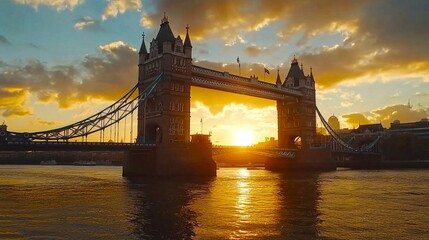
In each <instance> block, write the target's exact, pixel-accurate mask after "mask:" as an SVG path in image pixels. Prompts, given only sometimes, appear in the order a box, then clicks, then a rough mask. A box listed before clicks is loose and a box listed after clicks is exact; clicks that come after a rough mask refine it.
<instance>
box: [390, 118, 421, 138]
mask: <svg viewBox="0 0 429 240" xmlns="http://www.w3.org/2000/svg"><path fill="white" fill-rule="evenodd" d="M389 133H411V134H414V135H416V136H418V137H421V138H426V139H429V121H428V119H427V118H423V119H422V120H420V121H418V122H409V123H401V122H400V121H399V120H395V121H394V122H393V123H391V124H390V129H389Z"/></svg>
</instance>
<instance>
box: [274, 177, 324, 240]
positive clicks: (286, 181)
mask: <svg viewBox="0 0 429 240" xmlns="http://www.w3.org/2000/svg"><path fill="white" fill-rule="evenodd" d="M278 186H279V193H278V195H279V196H278V198H279V202H280V203H279V204H280V205H281V206H280V208H279V209H280V211H279V221H278V224H279V225H278V226H279V231H280V232H279V233H280V238H281V239H318V238H319V224H320V223H321V220H320V218H319V216H320V212H319V210H318V201H319V200H320V186H319V174H318V173H299V172H298V173H288V174H281V175H280V177H279V182H278Z"/></svg>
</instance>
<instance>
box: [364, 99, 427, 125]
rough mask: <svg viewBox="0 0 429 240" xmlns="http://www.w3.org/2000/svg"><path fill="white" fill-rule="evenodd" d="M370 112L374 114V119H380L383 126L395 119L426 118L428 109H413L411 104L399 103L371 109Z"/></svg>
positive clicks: (405, 120) (409, 120)
mask: <svg viewBox="0 0 429 240" xmlns="http://www.w3.org/2000/svg"><path fill="white" fill-rule="evenodd" d="M372 113H373V114H374V115H375V119H377V120H378V121H380V122H381V123H382V124H383V126H390V123H392V122H393V121H395V120H399V121H401V122H415V121H420V120H421V119H422V118H427V117H428V116H429V109H424V108H421V109H413V108H412V107H411V106H408V105H403V104H400V105H393V106H387V107H384V108H382V109H377V110H373V111H372Z"/></svg>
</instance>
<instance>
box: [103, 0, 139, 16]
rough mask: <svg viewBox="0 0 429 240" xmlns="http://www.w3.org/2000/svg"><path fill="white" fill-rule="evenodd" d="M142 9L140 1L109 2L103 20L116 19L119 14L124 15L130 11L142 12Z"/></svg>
mask: <svg viewBox="0 0 429 240" xmlns="http://www.w3.org/2000/svg"><path fill="white" fill-rule="evenodd" d="M141 8H142V3H141V1H140V0H109V2H108V5H107V7H106V8H105V9H104V13H103V15H102V16H101V19H102V20H106V19H108V18H109V17H116V16H117V15H118V14H123V13H125V12H126V11H127V10H129V9H130V10H140V9H141Z"/></svg>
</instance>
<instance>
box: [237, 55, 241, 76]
mask: <svg viewBox="0 0 429 240" xmlns="http://www.w3.org/2000/svg"><path fill="white" fill-rule="evenodd" d="M237 63H238V75H240V76H241V65H240V58H239V57H237Z"/></svg>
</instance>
